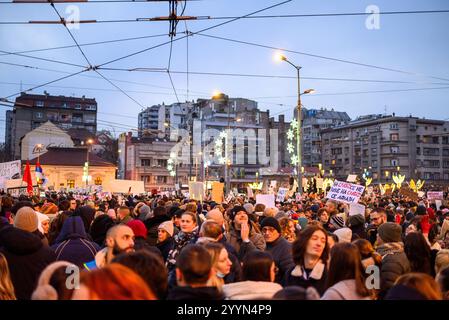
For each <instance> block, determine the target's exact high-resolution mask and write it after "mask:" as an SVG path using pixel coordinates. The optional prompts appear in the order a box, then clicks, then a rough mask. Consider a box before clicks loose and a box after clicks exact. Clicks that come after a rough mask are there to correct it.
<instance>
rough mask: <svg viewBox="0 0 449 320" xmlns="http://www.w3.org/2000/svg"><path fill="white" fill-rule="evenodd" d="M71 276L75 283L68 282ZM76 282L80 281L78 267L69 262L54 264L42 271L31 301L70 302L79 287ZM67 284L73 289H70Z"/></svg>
mask: <svg viewBox="0 0 449 320" xmlns="http://www.w3.org/2000/svg"><path fill="white" fill-rule="evenodd" d="M76 273H78V277H77V276H76ZM70 276H73V282H71V281H68V280H69V279H68V277H70ZM76 281H79V268H78V267H77V266H75V265H74V264H72V263H70V262H67V261H57V262H53V263H52V264H49V265H48V266H47V267H46V268H45V269H44V271H42V273H41V275H40V277H39V281H38V283H37V288H36V290H34V292H33V294H32V295H31V300H70V299H71V298H72V294H73V290H74V289H75V288H77V287H78V286H79V283H76ZM67 284H71V285H72V286H73V287H72V288H68V286H67Z"/></svg>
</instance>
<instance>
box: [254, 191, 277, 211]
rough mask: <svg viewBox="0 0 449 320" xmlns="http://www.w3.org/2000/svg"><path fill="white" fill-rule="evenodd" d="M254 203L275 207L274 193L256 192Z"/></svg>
mask: <svg viewBox="0 0 449 320" xmlns="http://www.w3.org/2000/svg"><path fill="white" fill-rule="evenodd" d="M256 203H261V204H264V205H265V207H266V208H276V205H275V203H274V194H256Z"/></svg>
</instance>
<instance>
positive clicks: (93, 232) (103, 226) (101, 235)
mask: <svg viewBox="0 0 449 320" xmlns="http://www.w3.org/2000/svg"><path fill="white" fill-rule="evenodd" d="M114 225H115V223H114V220H112V218H111V217H109V216H108V215H105V214H103V215H100V216H98V217H96V218H95V219H94V221H92V225H91V226H90V229H89V235H90V236H91V238H92V240H93V241H94V242H95V243H96V244H97V245H99V246H100V247H103V246H104V245H105V240H106V234H107V232H108V230H109V229H110V228H112V227H113V226H114Z"/></svg>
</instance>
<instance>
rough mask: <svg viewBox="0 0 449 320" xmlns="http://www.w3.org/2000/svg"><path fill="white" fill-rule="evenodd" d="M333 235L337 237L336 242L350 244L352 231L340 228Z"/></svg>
mask: <svg viewBox="0 0 449 320" xmlns="http://www.w3.org/2000/svg"><path fill="white" fill-rule="evenodd" d="M334 234H335V235H336V236H337V237H338V242H339V243H340V242H347V243H350V242H351V238H352V230H351V229H349V228H340V229H338V230H335V231H334Z"/></svg>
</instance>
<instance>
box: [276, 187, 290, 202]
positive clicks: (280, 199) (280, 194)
mask: <svg viewBox="0 0 449 320" xmlns="http://www.w3.org/2000/svg"><path fill="white" fill-rule="evenodd" d="M287 192H288V189H287V188H279V190H278V194H277V197H276V201H278V202H283V201H284V200H285V196H286V195H287Z"/></svg>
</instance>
